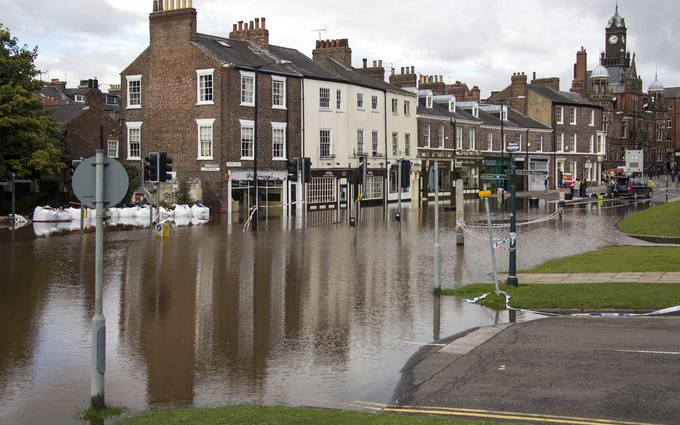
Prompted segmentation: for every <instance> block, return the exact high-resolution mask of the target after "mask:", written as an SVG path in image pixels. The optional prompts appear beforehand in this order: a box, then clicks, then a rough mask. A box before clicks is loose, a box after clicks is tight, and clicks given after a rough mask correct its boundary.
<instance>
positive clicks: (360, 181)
mask: <svg viewBox="0 0 680 425" xmlns="http://www.w3.org/2000/svg"><path fill="white" fill-rule="evenodd" d="M365 166H366V164H364V163H363V162H362V163H361V164H359V166H358V167H357V171H356V173H357V184H358V185H363V184H364V167H365Z"/></svg>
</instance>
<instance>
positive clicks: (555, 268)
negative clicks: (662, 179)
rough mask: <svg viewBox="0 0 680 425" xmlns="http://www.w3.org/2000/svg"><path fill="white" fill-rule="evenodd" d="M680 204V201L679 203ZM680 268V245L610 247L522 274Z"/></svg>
mask: <svg viewBox="0 0 680 425" xmlns="http://www.w3.org/2000/svg"><path fill="white" fill-rule="evenodd" d="M678 204H680V202H679V203H678ZM651 271H660V272H677V271H680V247H676V246H608V247H605V248H600V249H598V250H595V251H589V252H584V253H583V254H578V255H572V256H569V257H563V258H556V259H554V260H550V261H546V262H545V263H543V264H539V265H538V266H536V267H532V268H530V269H526V270H522V273H613V272H618V273H623V272H651Z"/></svg>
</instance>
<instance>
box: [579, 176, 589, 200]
mask: <svg viewBox="0 0 680 425" xmlns="http://www.w3.org/2000/svg"><path fill="white" fill-rule="evenodd" d="M586 188H588V181H587V180H586V179H583V181H582V182H581V194H580V196H581V198H585V197H586V196H588V195H587V194H586Z"/></svg>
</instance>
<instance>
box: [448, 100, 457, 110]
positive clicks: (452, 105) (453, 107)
mask: <svg viewBox="0 0 680 425" xmlns="http://www.w3.org/2000/svg"><path fill="white" fill-rule="evenodd" d="M449 112H456V101H455V100H449Z"/></svg>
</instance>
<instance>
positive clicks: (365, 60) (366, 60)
mask: <svg viewBox="0 0 680 425" xmlns="http://www.w3.org/2000/svg"><path fill="white" fill-rule="evenodd" d="M363 61H364V68H366V62H368V59H366V58H364V59H363Z"/></svg>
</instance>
